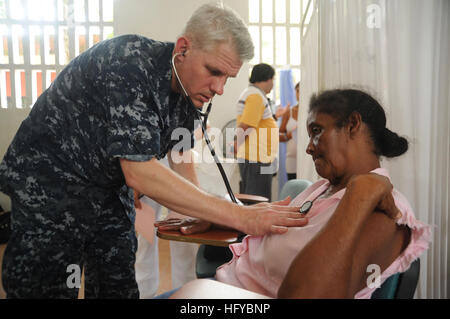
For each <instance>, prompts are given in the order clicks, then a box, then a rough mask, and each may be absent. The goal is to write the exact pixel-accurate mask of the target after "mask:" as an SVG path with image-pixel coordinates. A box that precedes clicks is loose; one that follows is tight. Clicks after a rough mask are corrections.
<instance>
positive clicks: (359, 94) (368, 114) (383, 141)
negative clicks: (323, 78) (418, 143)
mask: <svg viewBox="0 0 450 319" xmlns="http://www.w3.org/2000/svg"><path fill="white" fill-rule="evenodd" d="M309 111H310V112H312V111H313V112H317V113H325V114H328V115H330V116H332V117H333V118H335V119H336V125H337V127H343V126H344V125H346V124H347V123H348V120H349V117H350V115H351V114H352V113H353V112H358V113H359V114H360V115H361V119H362V121H363V122H364V123H365V124H366V125H367V127H368V128H369V131H370V137H371V138H372V141H373V144H374V146H375V154H376V155H378V156H380V155H383V156H385V157H396V156H400V155H402V154H404V153H405V152H406V151H407V150H408V141H407V140H406V139H405V138H404V137H401V136H399V135H398V134H397V133H394V132H392V131H391V130H389V129H388V128H387V127H386V114H385V112H384V110H383V107H382V106H381V105H380V104H379V103H378V101H377V100H375V99H374V98H373V97H372V96H370V95H369V94H367V93H366V92H363V91H360V90H355V89H336V90H327V91H323V92H321V93H320V94H318V95H316V94H314V95H313V96H312V97H311V100H310V102H309Z"/></svg>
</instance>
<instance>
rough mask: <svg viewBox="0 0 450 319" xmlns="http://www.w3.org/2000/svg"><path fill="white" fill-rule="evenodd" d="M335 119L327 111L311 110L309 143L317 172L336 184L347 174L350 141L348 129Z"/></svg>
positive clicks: (308, 127) (307, 151)
mask: <svg viewBox="0 0 450 319" xmlns="http://www.w3.org/2000/svg"><path fill="white" fill-rule="evenodd" d="M335 122H336V121H335V119H334V118H333V117H332V116H331V115H328V114H325V113H316V112H310V113H309V114H308V119H307V123H306V125H307V129H308V136H309V143H308V146H307V148H306V153H308V154H309V155H311V156H312V159H313V161H314V165H315V167H316V171H317V173H318V174H319V175H320V176H321V177H323V178H326V179H328V180H329V181H330V182H331V184H333V185H336V184H338V183H339V181H340V180H341V179H342V177H344V176H345V175H347V164H348V156H349V154H348V147H347V146H348V142H349V136H348V134H347V133H346V130H345V129H344V128H345V127H343V128H338V127H336V123H335Z"/></svg>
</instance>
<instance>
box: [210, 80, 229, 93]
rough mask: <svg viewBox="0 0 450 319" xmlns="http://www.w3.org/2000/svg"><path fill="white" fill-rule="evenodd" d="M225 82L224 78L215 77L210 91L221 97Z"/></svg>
mask: <svg viewBox="0 0 450 319" xmlns="http://www.w3.org/2000/svg"><path fill="white" fill-rule="evenodd" d="M226 82H227V78H226V77H217V78H215V79H214V80H213V83H212V86H211V91H213V93H214V94H217V95H222V94H223V89H224V87H225V83H226Z"/></svg>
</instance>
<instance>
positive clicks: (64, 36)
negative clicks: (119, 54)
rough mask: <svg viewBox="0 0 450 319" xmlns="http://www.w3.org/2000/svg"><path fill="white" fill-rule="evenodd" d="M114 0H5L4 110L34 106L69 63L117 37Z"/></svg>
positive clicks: (0, 34) (0, 81) (0, 80)
mask: <svg viewBox="0 0 450 319" xmlns="http://www.w3.org/2000/svg"><path fill="white" fill-rule="evenodd" d="M113 9H114V0H39V1H37V0H0V109H2V108H11V107H15V108H30V107H32V106H33V104H34V102H35V101H36V100H37V98H38V97H39V95H40V94H41V93H42V92H43V91H44V90H45V89H46V88H48V87H49V86H50V84H51V82H52V81H53V80H54V79H55V78H56V75H57V74H58V73H59V72H60V71H61V70H62V69H63V68H64V66H65V65H66V64H67V63H68V62H69V61H70V60H72V59H73V58H75V57H76V56H78V55H79V54H80V53H82V52H83V51H85V50H86V49H88V48H89V47H91V46H93V45H94V44H96V43H97V42H99V41H101V40H104V39H107V38H111V37H112V36H113V34H114V29H113V12H114V11H113Z"/></svg>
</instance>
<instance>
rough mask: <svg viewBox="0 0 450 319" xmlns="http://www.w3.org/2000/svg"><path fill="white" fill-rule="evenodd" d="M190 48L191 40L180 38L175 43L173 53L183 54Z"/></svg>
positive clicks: (184, 37)
mask: <svg viewBox="0 0 450 319" xmlns="http://www.w3.org/2000/svg"><path fill="white" fill-rule="evenodd" d="M190 48H191V40H190V39H189V38H188V37H186V36H181V37H179V38H178V39H177V42H176V43H175V49H174V53H181V54H183V53H185V52H186V51H188V50H189V49H190Z"/></svg>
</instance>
